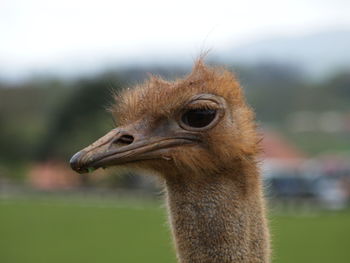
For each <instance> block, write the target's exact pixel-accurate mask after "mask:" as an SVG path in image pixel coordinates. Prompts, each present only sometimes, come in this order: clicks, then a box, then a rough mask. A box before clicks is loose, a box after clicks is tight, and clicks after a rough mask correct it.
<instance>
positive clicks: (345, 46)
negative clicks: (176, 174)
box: [0, 0, 350, 263]
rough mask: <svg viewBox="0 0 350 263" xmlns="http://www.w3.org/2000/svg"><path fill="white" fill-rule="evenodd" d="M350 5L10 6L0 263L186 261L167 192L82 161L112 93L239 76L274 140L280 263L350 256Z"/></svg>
mask: <svg viewBox="0 0 350 263" xmlns="http://www.w3.org/2000/svg"><path fill="white" fill-rule="evenodd" d="M349 13H350V2H349V1H348V0H323V1H319V0H318V1H316V0H308V1H302V0H285V1H277V0H266V1H257V0H246V1H225V0H218V1H210V2H209V1H183V0H179V1H158V0H149V1H137V0H130V1H108V0H99V1H96V0H93V1H82V0H70V1H68V0H60V1H58V0H51V1H44V0H3V1H1V2H0V236H1V238H0V262H3V263H22V262H26V263H30V262H36V263H40V262H45V263H46V262H50V263H51V262H53V263H54V262H76V263H79V262H84V263H89V262H141V261H142V262H154V263H156V262H176V261H175V256H174V255H175V254H174V251H173V249H172V245H171V238H170V231H169V230H168V226H167V224H166V212H165V209H164V207H163V206H162V201H161V200H162V194H161V190H160V187H159V185H157V183H156V182H154V181H153V179H152V177H150V176H143V175H140V174H136V173H135V172H133V171H126V170H123V171H119V170H117V169H107V170H105V171H96V172H94V173H92V174H89V175H78V174H75V173H74V172H72V171H71V170H70V168H69V165H68V160H69V158H70V156H72V154H74V153H75V152H76V151H78V150H80V149H81V148H82V147H84V146H86V145H88V144H90V143H91V142H92V141H94V140H95V139H97V138H99V137H100V136H101V135H103V134H105V133H106V132H107V131H108V130H110V129H111V128H113V127H114V122H113V120H112V118H111V116H110V114H109V113H108V112H106V110H105V108H106V107H108V106H109V105H110V104H111V103H112V102H113V101H112V96H111V92H112V91H113V90H119V89H123V88H126V87H130V86H132V85H133V84H135V83H139V82H141V81H142V80H144V79H145V78H147V74H148V73H154V74H159V75H161V76H164V77H165V78H168V79H174V78H176V77H181V76H184V75H185V74H186V73H188V72H189V71H190V70H191V67H192V64H193V61H194V60H195V59H196V58H197V57H198V55H199V54H200V53H201V52H205V51H207V50H210V52H209V54H208V56H207V62H208V63H209V64H214V65H225V66H226V67H228V68H229V69H231V70H232V71H233V72H235V73H236V75H237V76H238V78H239V79H240V81H241V83H242V86H243V87H244V89H245V93H246V95H247V100H248V102H249V103H250V104H251V105H252V107H253V108H254V109H255V110H256V114H257V119H258V122H259V127H260V128H261V131H262V132H263V134H264V141H263V148H264V154H263V156H261V159H263V162H262V170H263V178H264V182H265V185H266V196H267V197H268V199H269V207H270V215H269V217H270V222H271V231H272V237H273V248H274V256H273V260H274V262H276V263H277V262H283V263H289V262H299V263H303V262H305V263H306V262H319V263H323V262H337V263H342V262H344V263H345V262H349V260H350V251H349V249H348V246H349V244H350V210H349V205H350V16H349Z"/></svg>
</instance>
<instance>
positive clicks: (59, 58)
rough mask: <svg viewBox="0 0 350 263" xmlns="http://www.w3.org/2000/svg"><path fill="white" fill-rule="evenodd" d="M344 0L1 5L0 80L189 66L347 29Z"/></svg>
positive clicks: (95, 0)
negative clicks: (267, 41)
mask: <svg viewBox="0 0 350 263" xmlns="http://www.w3.org/2000/svg"><path fill="white" fill-rule="evenodd" d="M349 13H350V1H349V0H284V1H282V0H264V1H261V0H244V1H242V0H237V1H233V0H216V1H189V0H177V1H166V0H163V1H161V0H147V1H137V0H124V1H118V0H114V1H109V0H92V1H89V0H0V76H3V77H9V78H16V77H20V76H23V75H30V74H37V73H40V72H51V73H52V72H66V73H67V72H74V71H89V70H92V69H96V68H98V67H103V65H108V64H115V65H128V64H135V63H136V64H137V63H149V62H153V61H161V60H162V59H163V60H166V59H170V58H176V59H178V60H184V61H190V60H193V59H194V58H195V57H196V56H197V55H198V54H199V53H200V52H201V51H205V50H207V49H211V52H212V53H214V54H215V50H222V49H227V48H229V47H234V46H240V45H244V44H245V43H249V42H251V41H254V40H258V39H261V38H266V37H270V36H271V37H273V36H293V35H300V34H308V33H311V32H318V31H323V30H330V29H344V28H350V15H349Z"/></svg>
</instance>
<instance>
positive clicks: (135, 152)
mask: <svg viewBox="0 0 350 263" xmlns="http://www.w3.org/2000/svg"><path fill="white" fill-rule="evenodd" d="M115 97H116V101H117V102H116V104H115V106H113V107H112V109H111V111H112V114H113V115H114V116H115V118H116V119H117V120H118V121H119V124H120V126H119V127H117V128H115V129H113V130H112V131H110V132H108V133H107V134H106V135H105V136H103V137H102V138H100V139H99V140H97V141H96V142H94V143H93V144H91V145H90V146H88V147H86V148H85V149H83V150H81V151H80V152H78V153H76V154H75V155H74V156H73V157H72V159H71V161H70V164H71V167H72V168H73V169H74V170H75V171H77V172H79V173H85V172H89V171H91V170H94V169H97V168H99V167H108V166H116V165H127V166H129V167H137V168H142V169H148V170H152V171H153V172H154V174H156V175H158V176H159V177H160V178H161V180H162V181H163V182H164V187H165V193H166V203H167V209H168V213H169V221H170V225H171V229H172V234H173V237H174V243H175V248H176V251H177V257H178V261H179V262H181V263H232V262H235V263H248V262H249V263H256V262H260V263H262V262H264V263H266V262H269V258H270V245H269V232H268V227H267V220H266V215H265V204H264V198H263V194H262V183H261V178H260V172H259V168H258V165H257V160H256V158H257V154H258V153H259V151H260V146H259V141H260V137H259V135H258V133H257V131H256V124H255V121H254V113H253V111H252V110H251V108H250V107H249V106H248V105H247V104H246V102H245V99H244V95H243V92H242V90H241V88H240V85H239V83H238V82H237V80H236V78H235V76H234V75H233V74H232V73H231V72H229V71H228V70H226V69H224V68H217V67H209V66H207V65H205V63H204V62H203V61H202V59H199V60H197V61H196V63H195V66H194V68H193V71H192V72H191V73H190V74H189V75H188V76H187V77H186V78H184V79H180V80H177V81H174V82H168V81H165V80H163V79H161V78H158V77H154V76H152V77H150V79H149V80H148V81H146V82H145V83H144V84H142V85H138V86H136V87H135V88H134V89H130V90H125V91H124V92H122V93H121V94H119V95H116V96H115Z"/></svg>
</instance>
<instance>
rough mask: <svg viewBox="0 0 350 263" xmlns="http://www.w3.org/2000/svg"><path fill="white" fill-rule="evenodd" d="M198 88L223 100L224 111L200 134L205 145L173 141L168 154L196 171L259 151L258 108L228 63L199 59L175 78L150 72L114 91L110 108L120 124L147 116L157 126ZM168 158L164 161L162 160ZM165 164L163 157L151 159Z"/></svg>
mask: <svg viewBox="0 0 350 263" xmlns="http://www.w3.org/2000/svg"><path fill="white" fill-rule="evenodd" d="M199 94H212V95H216V96H218V97H221V98H223V100H224V101H225V104H224V105H225V106H224V111H225V116H224V117H223V118H222V119H221V120H220V122H219V123H218V124H217V125H216V126H215V127H213V128H212V129H209V130H207V131H203V132H202V134H201V137H202V139H203V145H198V146H186V145H184V146H180V147H174V148H173V149H172V151H171V156H170V158H171V159H172V160H173V163H172V164H174V163H175V165H176V167H177V168H179V169H182V168H186V169H188V168H190V169H191V170H192V171H194V172H199V173H203V172H204V173H207V172H208V171H212V170H215V169H216V170H217V169H225V168H227V167H228V166H230V167H231V166H232V165H233V164H234V165H235V166H237V161H239V162H242V161H243V162H244V161H245V160H247V159H249V160H252V157H254V155H256V154H257V153H258V151H259V144H258V142H259V140H260V139H259V136H258V135H257V133H256V126H255V122H254V113H253V111H252V110H251V108H250V107H249V106H248V105H247V104H246V102H245V99H244V96H243V92H242V89H241V87H240V85H239V83H238V81H237V80H236V78H235V76H234V75H233V74H232V73H231V72H229V71H228V70H226V69H224V68H216V67H209V66H206V65H205V64H204V62H203V61H202V60H201V59H200V60H198V61H197V62H196V63H195V66H194V68H193V71H192V72H191V73H190V74H189V75H188V76H187V77H185V78H184V79H178V80H176V81H173V82H169V81H165V80H163V79H161V78H158V77H154V76H152V77H150V79H149V80H148V81H146V82H145V83H143V84H142V85H138V86H136V87H134V88H133V89H127V90H125V91H123V92H122V93H120V94H118V95H115V100H116V104H115V105H114V106H113V107H112V109H111V111H112V114H113V115H114V117H115V119H117V120H118V122H119V124H120V125H122V126H125V125H128V124H131V123H133V122H135V121H139V120H145V121H147V122H148V123H150V124H151V127H153V129H157V126H158V125H159V124H160V123H162V122H164V121H169V120H170V121H171V120H175V119H176V116H177V115H178V113H179V112H181V110H182V109H183V108H184V107H185V105H186V104H187V103H188V101H189V100H190V99H191V98H193V97H194V96H196V95H199ZM163 162H165V161H163ZM152 166H153V168H155V167H157V169H158V170H159V169H161V167H163V166H164V167H166V166H167V165H166V164H165V163H164V164H163V163H162V162H160V163H159V162H158V163H157V164H153V165H152Z"/></svg>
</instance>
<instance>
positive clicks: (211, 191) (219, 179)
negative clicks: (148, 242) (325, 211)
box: [166, 172, 269, 263]
mask: <svg viewBox="0 0 350 263" xmlns="http://www.w3.org/2000/svg"><path fill="white" fill-rule="evenodd" d="M261 188H262V187H261V183H260V177H259V174H258V172H254V173H253V175H249V176H248V175H246V174H242V173H237V174H235V173H234V172H233V173H232V174H229V173H228V174H213V175H209V176H208V177H206V180H203V178H202V180H198V178H197V180H196V179H192V177H191V175H190V174H188V175H182V176H177V177H176V179H167V181H166V193H167V203H168V209H169V213H170V223H171V226H172V232H173V236H174V239H175V246H176V250H177V255H178V259H179V262H180V263H232V262H235V263H248V262H249V263H257V262H260V263H267V262H268V261H269V242H268V239H269V238H268V230H267V224H266V219H265V208H264V202H263V198H262V190H261Z"/></svg>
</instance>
